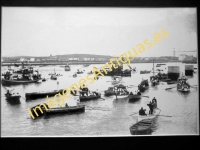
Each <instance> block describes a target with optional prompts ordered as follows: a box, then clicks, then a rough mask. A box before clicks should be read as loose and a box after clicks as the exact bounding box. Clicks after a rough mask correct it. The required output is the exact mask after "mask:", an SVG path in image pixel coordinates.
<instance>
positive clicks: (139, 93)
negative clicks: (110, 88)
mask: <svg viewBox="0 0 200 150" xmlns="http://www.w3.org/2000/svg"><path fill="white" fill-rule="evenodd" d="M135 93H136V95H141V92H140V90H137V91H135ZM129 95H134V94H133V92H130V94H129Z"/></svg>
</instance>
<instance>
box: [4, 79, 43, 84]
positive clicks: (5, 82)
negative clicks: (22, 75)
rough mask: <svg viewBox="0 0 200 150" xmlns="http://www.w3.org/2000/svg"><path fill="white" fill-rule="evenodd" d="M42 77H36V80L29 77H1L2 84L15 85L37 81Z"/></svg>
mask: <svg viewBox="0 0 200 150" xmlns="http://www.w3.org/2000/svg"><path fill="white" fill-rule="evenodd" d="M39 80H41V79H36V80H31V79H30V80H29V79H26V80H25V79H24V80H20V79H18V80H7V79H1V82H2V85H15V84H26V83H36V82H38V81H39Z"/></svg>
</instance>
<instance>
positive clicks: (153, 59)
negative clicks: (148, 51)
mask: <svg viewBox="0 0 200 150" xmlns="http://www.w3.org/2000/svg"><path fill="white" fill-rule="evenodd" d="M153 76H154V59H153Z"/></svg>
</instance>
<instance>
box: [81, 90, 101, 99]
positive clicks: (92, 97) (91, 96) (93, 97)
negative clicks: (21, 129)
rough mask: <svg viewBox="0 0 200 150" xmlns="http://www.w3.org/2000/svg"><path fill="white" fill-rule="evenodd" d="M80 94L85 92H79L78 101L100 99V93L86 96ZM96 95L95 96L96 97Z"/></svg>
mask: <svg viewBox="0 0 200 150" xmlns="http://www.w3.org/2000/svg"><path fill="white" fill-rule="evenodd" d="M82 93H86V92H85V91H80V96H79V98H80V101H88V100H93V99H98V98H101V93H99V92H92V93H90V94H89V95H88V96H82ZM96 93H97V95H96Z"/></svg>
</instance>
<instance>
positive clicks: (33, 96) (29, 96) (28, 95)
mask: <svg viewBox="0 0 200 150" xmlns="http://www.w3.org/2000/svg"><path fill="white" fill-rule="evenodd" d="M62 91H63V90H59V91H52V92H43V93H38V92H33V93H26V94H25V97H26V100H30V99H37V98H43V97H46V96H47V95H48V96H54V95H56V94H58V93H62Z"/></svg>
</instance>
